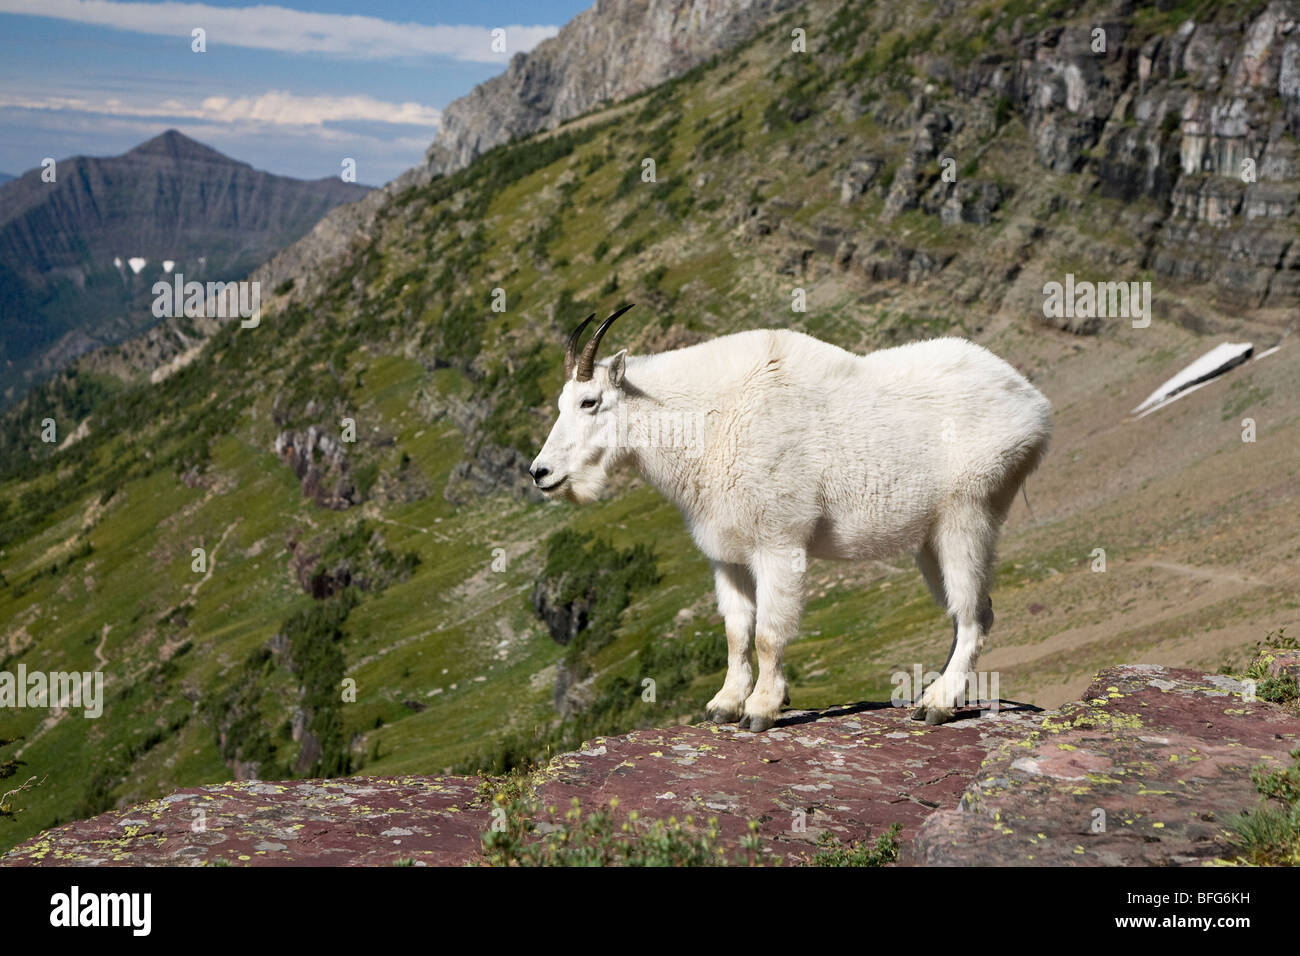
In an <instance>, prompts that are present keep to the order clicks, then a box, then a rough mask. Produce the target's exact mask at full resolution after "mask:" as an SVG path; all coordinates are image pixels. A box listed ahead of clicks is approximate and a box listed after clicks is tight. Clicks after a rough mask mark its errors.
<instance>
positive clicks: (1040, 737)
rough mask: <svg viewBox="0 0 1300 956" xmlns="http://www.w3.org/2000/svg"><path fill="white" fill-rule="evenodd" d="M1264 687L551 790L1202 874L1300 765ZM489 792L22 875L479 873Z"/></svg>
mask: <svg viewBox="0 0 1300 956" xmlns="http://www.w3.org/2000/svg"><path fill="white" fill-rule="evenodd" d="M1243 690H1244V688H1243V685H1241V684H1240V683H1238V682H1237V681H1234V680H1232V679H1231V678H1226V677H1215V676H1203V675H1200V674H1197V673H1195V672H1192V671H1176V670H1167V669H1165V668H1161V667H1155V666H1147V665H1142V666H1129V667H1119V668H1113V669H1111V670H1108V671H1104V672H1103V673H1102V674H1100V675H1099V676H1098V678H1097V681H1096V682H1095V683H1094V684H1093V686H1092V687H1091V688H1089V690H1088V693H1087V695H1086V697H1085V699H1084V700H1083V701H1081V702H1078V703H1075V704H1069V705H1067V706H1065V707H1063V708H1061V710H1059V711H1054V712H1040V711H1035V710H1034V709H1032V708H1029V707H1024V706H1021V705H1014V704H1010V705H1006V704H1004V705H1003V706H1002V708H1001V709H1000V710H999V711H998V712H996V713H984V714H981V713H980V712H978V711H974V710H971V711H967V712H966V714H965V715H964V718H963V719H959V720H957V721H954V722H953V723H950V724H947V725H944V726H940V727H929V726H926V725H925V724H921V723H917V722H914V721H911V720H909V719H908V711H907V709H905V708H895V707H890V706H887V705H884V704H857V705H853V706H849V707H841V708H835V709H832V710H827V711H823V712H791V713H787V714H786V715H785V717H784V719H783V721H782V722H781V723H780V724H778V725H777V726H776V727H774V728H773V729H772V730H769V731H768V732H766V733H764V734H758V735H755V734H750V733H746V732H742V731H737V730H736V729H735V728H734V727H731V726H717V725H713V724H698V725H695V726H689V727H673V728H669V729H667V730H638V731H633V732H632V733H630V734H626V735H623V736H619V737H602V738H598V739H596V740H592V741H590V742H589V743H588V744H587V745H586V746H585V747H584V748H583V749H582V750H580V751H577V752H574V753H569V754H562V755H560V756H558V757H556V758H555V759H554V760H552V761H551V763H550V764H549V765H548V766H547V767H545V768H544V769H542V770H540V771H539V772H538V773H537V774H536V775H535V777H534V781H533V782H534V787H535V789H536V792H537V795H538V796H539V797H540V800H541V804H542V806H544V807H548V806H553V807H555V808H556V809H557V810H558V811H559V812H560V813H563V811H564V810H565V809H567V807H568V805H569V802H570V800H571V799H572V798H573V797H577V798H578V799H579V800H580V801H581V803H582V805H583V806H584V807H585V808H588V809H594V808H596V807H599V806H603V805H607V804H609V802H610V801H611V799H612V798H614V797H617V798H618V811H617V812H618V813H619V814H625V813H629V812H631V811H633V810H636V811H638V812H639V813H640V814H641V815H642V817H646V818H656V819H666V818H668V817H676V818H678V819H679V820H681V819H684V818H685V817H687V816H688V815H689V816H691V817H693V818H694V820H695V821H696V822H697V823H698V824H699V825H701V826H702V825H704V824H705V823H706V821H707V820H708V819H709V818H710V817H713V818H716V819H717V821H718V828H719V830H720V832H721V834H722V838H723V842H724V843H726V844H729V845H735V844H736V843H737V842H738V840H739V838H740V837H741V836H742V835H743V834H745V833H746V832H747V828H748V823H749V821H750V820H757V821H758V823H759V828H758V836H759V838H760V841H761V844H762V846H763V849H764V852H765V853H767V854H769V855H771V854H776V855H779V856H780V857H781V858H782V860H783V861H784V862H786V863H788V864H789V863H799V862H803V861H805V860H806V859H807V858H808V857H809V856H810V855H811V854H812V853H813V852H815V850H814V844H815V843H816V841H817V838H818V836H819V835H820V834H821V833H823V832H830V833H832V834H834V835H835V836H837V837H838V838H839V839H840V840H841V841H843V842H845V843H848V842H851V841H854V840H870V839H872V838H874V837H875V836H877V835H879V834H881V833H883V832H884V831H885V830H887V829H888V828H889V826H890V825H891V824H894V823H899V824H902V827H903V833H902V841H903V853H902V860H901V862H902V863H905V864H907V863H916V864H932V865H934V864H938V865H945V864H951V865H972V864H1039V865H1061V864H1138V865H1150V864H1199V863H1203V862H1205V861H1207V860H1211V859H1214V858H1219V857H1223V856H1227V855H1230V853H1231V847H1230V845H1229V844H1228V842H1227V841H1226V839H1225V834H1224V830H1223V821H1224V820H1225V818H1226V817H1227V816H1229V815H1230V814H1232V813H1235V812H1238V811H1240V810H1242V809H1244V808H1247V807H1253V806H1254V805H1255V803H1256V802H1257V794H1256V792H1255V788H1254V786H1253V784H1252V783H1251V781H1250V770H1251V768H1252V767H1255V766H1256V765H1258V764H1260V763H1261V762H1264V761H1273V762H1282V761H1286V760H1287V759H1288V758H1287V754H1288V752H1289V751H1290V750H1291V749H1292V748H1294V747H1296V746H1297V741H1300V718H1297V717H1295V716H1292V715H1290V714H1288V713H1287V712H1286V711H1284V710H1283V709H1282V708H1280V707H1277V706H1275V705H1273V704H1269V703H1266V702H1262V701H1256V702H1247V701H1245V700H1243V698H1242V691H1243ZM478 785H479V781H478V780H477V779H476V778H470V777H396V778H395V777H358V778H351V779H344V780H325V781H310V780H302V781H289V782H285V783H251V782H250V783H228V784H220V785H216V786H206V787H197V788H192V789H186V790H181V791H178V792H177V793H174V794H172V795H171V796H169V797H166V798H164V799H161V800H155V801H151V802H149V803H146V804H142V805H140V806H137V807H132V808H130V809H127V810H118V811H113V812H111V813H106V814H102V815H100V816H98V817H94V818H93V819H90V820H84V821H79V822H76V823H70V824H66V825H64V826H61V827H57V828H55V829H53V830H49V831H47V832H45V833H43V834H41V835H39V836H37V837H35V838H33V839H31V840H29V841H27V842H26V843H24V844H22V845H20V846H18V847H16V848H15V849H14V850H12V851H11V852H10V853H9V854H7V855H6V856H5V857H3V858H2V859H0V864H5V865H47V866H48V865H61V864H73V865H110V864H117V865H123V864H126V865H148V866H158V865H164V866H170V865H202V864H204V863H212V862H216V861H223V862H229V863H232V864H235V865H277V864H279V865H289V864H294V865H320V866H349V865H391V864H393V863H395V862H397V861H398V860H404V859H405V860H411V861H413V862H414V863H415V864H416V865H443V866H447V865H460V864H464V863H467V862H472V861H474V860H476V859H477V858H478V857H479V852H480V837H481V835H482V834H483V832H484V831H486V830H487V829H488V827H489V826H490V823H491V819H492V816H491V804H490V803H489V802H488V801H487V800H486V799H485V798H484V797H483V796H482V795H481V794H480V793H479V787H478ZM198 810H202V811H203V822H204V827H203V828H202V830H201V832H195V829H194V824H195V821H196V817H197V815H196V811H198ZM1103 814H1104V816H1103ZM1103 820H1104V828H1100V827H1096V826H1095V824H1096V822H1100V821H1103ZM1094 829H1095V830H1096V832H1094Z"/></svg>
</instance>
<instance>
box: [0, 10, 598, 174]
mask: <svg viewBox="0 0 1300 956" xmlns="http://www.w3.org/2000/svg"><path fill="white" fill-rule="evenodd" d="M593 2H594V0H491V2H479V3H474V2H453V3H419V2H414V0H391V2H388V0H373V2H369V3H362V4H356V3H344V2H337V0H320V2H315V3H304V2H299V0H275V2H274V4H271V3H267V4H261V5H259V4H254V3H249V2H247V0H245V2H228V0H206V2H202V3H189V2H152V0H150V2H128V0H0V172H3V173H10V174H14V175H16V174H19V173H22V172H24V171H26V170H28V169H32V168H34V167H37V166H40V165H41V161H42V159H44V158H45V157H47V156H49V157H53V158H54V159H64V158H67V157H70V156H78V155H86V156H114V155H118V154H120V153H124V152H126V151H127V150H128V149H130V148H131V147H133V146H136V145H138V144H139V143H142V142H144V141H145V140H147V139H151V138H152V137H154V136H156V135H158V134H159V133H162V132H164V131H165V130H168V129H177V130H180V131H181V132H182V133H184V134H186V135H187V136H191V137H193V138H194V139H197V140H199V141H200V142H203V143H206V144H207V145H209V146H211V147H213V148H214V149H217V150H219V151H221V152H223V153H225V154H226V155H228V156H230V157H232V158H234V159H238V160H242V161H244V162H247V163H251V164H252V165H253V166H255V167H256V168H258V169H264V170H267V171H269V172H273V173H279V174H281V175H285V176H296V177H299V178H303V179H318V178H321V177H324V176H337V175H339V173H340V171H341V170H342V169H343V161H344V160H345V159H353V160H355V161H356V177H357V180H358V181H359V182H362V183H366V184H369V185H381V184H383V183H385V182H387V181H388V180H390V179H392V178H393V177H394V176H397V175H398V174H399V173H401V172H402V171H404V170H406V169H409V168H410V167H411V166H414V165H416V164H417V163H419V162H420V161H421V159H422V158H423V156H424V151H425V149H426V148H427V147H428V145H429V143H431V142H432V141H433V138H434V136H435V135H436V134H437V131H438V121H439V116H440V111H441V109H442V107H444V106H446V105H447V104H448V103H450V102H451V101H452V100H454V99H456V98H457V97H459V96H462V95H464V94H465V93H467V92H468V91H469V90H470V89H471V88H473V87H474V86H475V85H477V84H478V83H481V82H483V81H484V80H486V79H488V78H490V77H492V76H495V75H496V74H498V73H500V72H502V71H503V70H504V69H505V66H506V63H507V62H508V60H509V58H510V56H512V55H513V54H515V53H518V52H526V51H527V50H529V49H531V48H532V47H534V46H536V45H537V44H538V43H539V42H541V41H542V40H543V39H545V38H546V37H549V36H553V35H554V34H555V33H556V32H557V31H558V30H559V28H560V27H561V26H563V25H564V24H565V23H567V22H568V21H569V20H571V19H572V18H573V17H574V16H575V15H577V14H578V13H580V12H581V11H582V10H584V9H586V8H587V7H588V6H590V5H591V4H592V3H593ZM496 28H501V29H504V30H505V37H504V39H505V45H506V51H505V52H504V53H501V52H496V51H494V50H493V49H492V42H493V41H492V32H491V31H492V30H494V29H496ZM195 29H202V30H203V31H204V34H205V36H204V40H205V45H206V51H205V52H201V53H200V52H195V51H194V49H193V46H194V45H195V42H196V41H195V40H194V37H193V31H194V30H195Z"/></svg>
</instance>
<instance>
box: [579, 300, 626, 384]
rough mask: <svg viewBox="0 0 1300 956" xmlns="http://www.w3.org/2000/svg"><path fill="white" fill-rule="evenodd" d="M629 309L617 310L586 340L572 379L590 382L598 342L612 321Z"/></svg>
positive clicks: (598, 345) (624, 307)
mask: <svg viewBox="0 0 1300 956" xmlns="http://www.w3.org/2000/svg"><path fill="white" fill-rule="evenodd" d="M630 308H632V306H631V305H625V306H623V308H621V309H619V310H618V311H617V312H615V313H614V314H613V315H611V316H610V317H609V318H608V319H606V320H605V321H604V322H602V323H600V327H599V328H598V329H596V331H595V332H593V333H591V338H590V339H588V340H587V345H586V347H584V348H583V350H582V354H581V355H579V356H578V365H577V368H576V369H575V370H574V378H575V379H576V380H577V381H579V382H589V381H591V373H592V372H593V371H594V370H595V368H596V350H597V349H599V348H600V340H601V339H602V338H604V337H605V333H606V332H608V331H609V327H610V326H611V325H613V324H614V320H615V319H617V318H618V317H619V316H620V315H622V314H623V313H624V312H626V311H627V310H628V309H630Z"/></svg>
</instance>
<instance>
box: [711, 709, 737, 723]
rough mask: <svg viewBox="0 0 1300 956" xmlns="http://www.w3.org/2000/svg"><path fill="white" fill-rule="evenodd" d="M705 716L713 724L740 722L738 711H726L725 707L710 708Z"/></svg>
mask: <svg viewBox="0 0 1300 956" xmlns="http://www.w3.org/2000/svg"><path fill="white" fill-rule="evenodd" d="M705 714H706V715H707V716H708V718H709V720H711V721H713V722H714V723H715V724H734V723H735V722H736V721H738V720H740V712H739V711H735V710H728V709H727V708H726V707H710V708H709V709H708V710H706V711H705Z"/></svg>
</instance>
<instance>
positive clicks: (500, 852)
mask: <svg viewBox="0 0 1300 956" xmlns="http://www.w3.org/2000/svg"><path fill="white" fill-rule="evenodd" d="M617 809H618V798H617V797H616V798H614V799H612V800H611V801H610V804H609V806H608V808H605V807H602V808H600V809H598V810H595V811H591V812H587V813H584V812H583V810H582V806H581V804H580V803H579V801H578V799H577V798H576V797H575V798H574V800H573V803H572V805H571V806H570V808H569V809H568V810H567V811H565V814H564V816H563V818H557V817H556V815H555V808H554V807H550V808H548V809H547V819H546V822H547V828H546V832H545V833H543V834H540V835H538V833H537V825H536V823H535V818H536V816H537V815H538V809H537V807H536V801H535V799H532V798H528V797H524V796H517V797H515V798H514V799H508V798H507V797H505V796H504V795H502V794H499V795H498V796H497V798H496V799H495V801H494V806H493V817H494V818H495V819H497V820H499V821H500V825H499V827H495V828H494V829H492V830H490V831H489V832H488V833H486V834H484V836H483V855H484V858H485V862H486V864H487V865H488V866H728V865H736V866H767V865H776V864H779V863H780V861H779V860H778V859H775V858H765V857H764V856H763V854H762V850H761V848H760V844H759V840H758V836H757V830H758V823H757V821H753V822H751V824H750V829H751V832H750V834H749V835H748V836H746V837H743V838H742V839H741V841H740V846H739V847H738V848H737V849H736V850H734V851H733V853H732V855H731V856H728V855H727V852H726V850H725V849H724V848H723V847H721V846H719V845H718V837H719V832H718V827H717V820H716V819H714V818H709V820H708V821H707V823H706V825H705V827H704V829H703V830H702V831H697V829H696V826H695V820H694V818H693V817H691V816H689V815H688V816H687V817H686V818H685V819H684V820H680V821H679V820H677V819H676V818H675V817H670V818H669V819H668V820H666V821H665V820H645V819H642V818H641V816H640V815H639V814H638V813H637V812H636V811H632V812H631V813H629V814H627V816H626V818H625V819H622V820H620V819H619V818H618V817H617V816H616V815H615V812H614V811H616V810H617Z"/></svg>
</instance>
